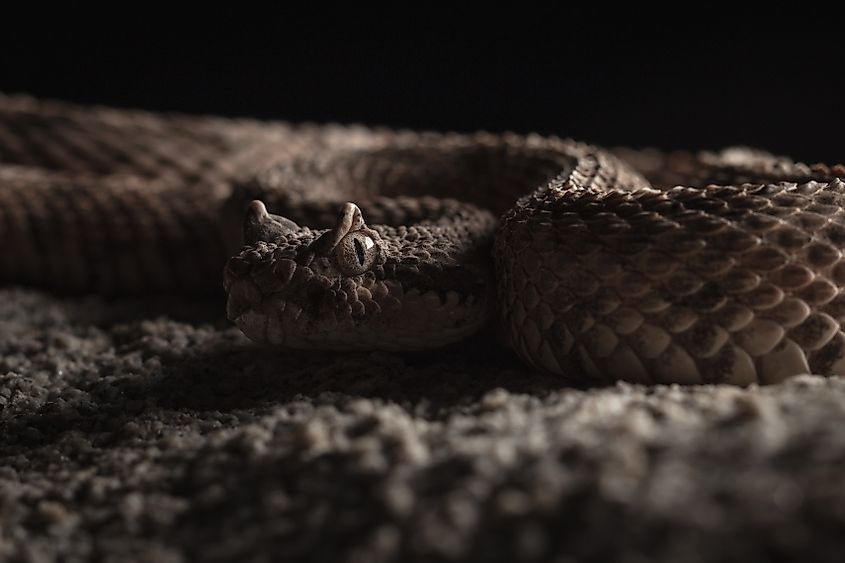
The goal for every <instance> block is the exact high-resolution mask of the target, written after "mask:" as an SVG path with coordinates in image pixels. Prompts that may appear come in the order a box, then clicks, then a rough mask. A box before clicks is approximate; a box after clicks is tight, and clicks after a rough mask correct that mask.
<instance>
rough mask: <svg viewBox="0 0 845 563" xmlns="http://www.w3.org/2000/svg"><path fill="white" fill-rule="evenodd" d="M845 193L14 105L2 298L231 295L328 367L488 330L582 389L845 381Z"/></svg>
mask: <svg viewBox="0 0 845 563" xmlns="http://www.w3.org/2000/svg"><path fill="white" fill-rule="evenodd" d="M843 177H845V166H842V165H826V164H812V165H808V164H804V163H800V162H796V161H793V160H791V159H789V158H786V157H780V156H774V155H772V154H770V153H768V152H765V151H763V150H759V149H752V148H746V147H731V148H727V149H722V150H720V151H716V152H712V151H699V152H690V151H671V152H663V151H658V150H655V149H630V148H613V149H605V148H601V147H598V146H594V145H590V144H587V143H582V142H578V141H574V140H570V139H564V138H560V137H556V136H549V135H539V134H517V133H489V132H477V133H438V132H425V131H410V130H396V129H389V128H379V127H366V126H363V125H338V124H313V123H303V124H292V123H288V122H282V121H261V120H256V119H237V118H228V117H216V116H196V115H186V114H176V113H154V112H150V111H143V110H130V109H115V108H109V107H103V106H85V105H78V104H73V103H70V102H62V101H55V100H43V99H37V98H33V97H30V96H26V95H0V241H2V242H1V243H0V244H2V252H0V280H2V282H3V283H5V284H15V285H33V286H39V287H44V288H48V289H50V290H54V291H57V292H60V293H61V292H71V293H96V294H102V295H117V294H175V295H192V294H203V295H215V296H219V297H220V299H221V301H222V299H223V298H224V296H225V301H226V314H227V316H228V318H229V319H230V320H231V321H232V322H233V323H234V324H235V325H237V327H238V328H239V329H240V330H241V331H242V332H243V333H244V334H245V335H246V336H247V337H248V338H249V339H251V340H253V341H255V342H257V343H259V344H262V345H267V346H278V347H290V348H302V349H309V350H314V353H319V351H320V350H333V351H340V352H344V351H373V350H383V351H388V352H406V351H427V352H428V353H431V354H437V350H439V349H442V348H443V347H445V346H449V345H453V344H457V343H459V342H461V341H463V340H465V339H467V338H469V337H471V336H473V335H476V334H486V335H487V336H486V337H489V338H490V339H491V345H497V344H496V342H502V343H504V344H506V345H507V346H509V347H510V348H511V349H512V350H513V351H514V352H515V354H516V355H517V356H518V357H519V358H521V360H522V361H524V362H525V364H527V365H528V366H530V367H531V368H533V369H536V370H539V371H542V372H546V373H550V374H554V375H557V376H560V377H561V381H564V382H581V381H587V382H603V383H608V382H613V381H617V380H624V381H630V382H636V383H644V384H671V383H679V384H702V383H704V384H707V383H728V384H735V385H742V386H747V385H750V384H769V383H777V382H779V381H782V380H784V379H786V378H788V377H790V376H793V375H797V374H802V373H818V374H823V375H845V332H843V329H842V323H843V321H845V292H843V289H842V288H843V284H845V257H843V252H842V249H843V246H845V182H843V180H842V178H843ZM485 331H486V333H485Z"/></svg>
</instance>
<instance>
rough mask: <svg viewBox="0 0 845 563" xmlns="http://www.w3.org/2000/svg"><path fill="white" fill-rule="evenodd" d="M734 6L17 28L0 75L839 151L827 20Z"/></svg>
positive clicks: (397, 120)
mask: <svg viewBox="0 0 845 563" xmlns="http://www.w3.org/2000/svg"><path fill="white" fill-rule="evenodd" d="M751 15H752V16H755V17H751V18H747V19H745V20H743V21H742V23H739V22H737V21H735V20H733V19H730V17H728V16H724V17H721V16H720V17H716V18H711V19H710V20H708V21H703V22H699V27H697V28H696V29H692V28H689V27H684V28H681V29H678V28H675V30H674V31H672V32H666V31H665V29H667V28H669V27H670V26H669V25H668V24H663V23H660V22H655V23H653V24H652V25H651V26H645V27H642V26H640V25H638V24H634V23H633V22H629V21H624V20H621V21H617V22H616V23H612V24H611V23H607V22H604V23H596V21H601V20H590V21H589V22H588V21H587V18H588V16H585V15H583V14H580V15H579V18H573V19H565V18H564V19H562V20H561V19H559V18H558V17H554V16H552V15H551V14H542V13H538V14H533V15H532V17H530V18H528V19H527V20H521V19H520V20H519V21H514V22H510V25H507V26H501V28H497V27H495V26H492V25H488V24H478V23H477V24H476V25H475V26H473V25H464V24H455V25H454V26H452V27H449V26H448V25H447V26H439V27H438V29H437V30H436V31H433V30H431V29H428V28H426V27H425V26H422V25H420V26H410V27H409V28H397V27H395V26H391V25H385V26H381V27H379V28H378V29H376V28H375V26H372V25H369V24H367V25H362V24H359V23H353V22H344V21H343V19H340V21H339V22H338V21H336V22H334V26H332V25H329V24H328V23H327V22H324V21H318V22H315V23H309V24H304V23H300V22H292V21H290V20H286V23H279V24H278V25H277V24H273V25H272V26H270V29H272V33H268V32H267V31H266V29H267V28H266V27H264V28H262V30H256V31H254V32H251V31H250V29H248V28H247V29H243V28H240V33H239V34H238V36H237V37H233V36H231V35H230V34H228V33H214V34H209V35H207V36H206V37H204V38H202V39H197V38H192V39H190V40H188V39H185V38H183V37H182V36H181V35H180V34H178V33H175V34H170V35H167V34H165V35H162V34H137V35H128V36H124V35H122V34H121V33H117V34H115V33H112V34H111V35H110V36H109V37H104V36H100V35H98V34H93V36H92V35H91V34H80V35H79V36H75V35H69V36H68V35H65V36H61V37H51V38H49V39H50V41H48V42H46V43H45V42H44V41H43V40H37V41H36V40H32V39H31V38H30V39H27V38H26V37H23V38H19V39H18V40H17V41H15V42H14V43H13V44H11V45H8V46H7V47H6V48H5V49H3V50H2V52H1V53H0V65H2V66H0V69H2V72H1V73H0V90H2V91H5V92H27V93H31V94H34V95H37V96H42V97H52V98H62V99H67V100H72V101H77V102H82V103H101V104H109V105H114V106H125V107H143V108H149V109H153V110H167V111H182V112H189V113H215V114H224V115H238V116H241V115H243V116H255V117H261V118H278V119H287V120H293V121H317V122H324V121H340V122H363V123H368V124H380V125H390V126H396V127H411V128H424V129H437V130H459V131H469V130H476V129H487V130H492V131H500V130H515V131H522V132H527V131H539V132H543V133H555V134H559V135H562V136H571V137H575V138H578V139H582V140H586V141H591V142H595V143H600V144H605V145H632V146H636V147H642V146H656V147H661V148H667V149H669V148H691V149H698V148H717V147H720V146H724V145H729V144H750V145H757V146H760V147H764V148H767V149H770V150H773V151H775V152H778V153H783V154H789V155H791V156H794V157H797V158H799V159H801V160H808V161H826V162H843V161H845V141H843V138H845V132H844V131H845V117H843V99H845V78H843V73H845V56H843V53H845V32H843V31H842V29H841V27H839V26H838V25H836V21H838V20H837V19H836V18H834V17H833V16H830V17H828V18H824V17H822V18H819V19H818V20H817V21H814V22H805V21H800V22H799V21H792V18H791V17H787V18H784V20H783V21H782V22H781V23H780V24H778V25H777V26H772V25H771V24H769V23H765V22H760V21H759V20H758V19H756V15H755V14H753V13H752V14H751ZM787 16H789V14H787ZM420 17H421V18H422V19H425V18H424V17H423V16H420ZM589 17H590V18H597V17H600V15H596V14H591V15H590V16H589ZM255 19H257V20H260V19H261V15H260V14H259V15H258V16H256V18H255ZM410 19H411V20H413V17H411V18H410ZM504 19H505V20H507V19H508V17H507V14H506V17H505V18H504ZM825 20H829V21H830V23H831V24H832V25H825ZM506 23H507V21H506ZM588 23H589V25H587V24H588ZM238 25H239V24H233V27H237V26H238ZM444 27H445V28H444ZM83 36H84V38H82V37H83ZM42 39H43V38H42Z"/></svg>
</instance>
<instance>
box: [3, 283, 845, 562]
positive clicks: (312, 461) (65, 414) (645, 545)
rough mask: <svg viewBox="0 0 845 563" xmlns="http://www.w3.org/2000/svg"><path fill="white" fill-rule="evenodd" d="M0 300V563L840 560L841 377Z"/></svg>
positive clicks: (162, 304) (183, 308)
mask: <svg viewBox="0 0 845 563" xmlns="http://www.w3.org/2000/svg"><path fill="white" fill-rule="evenodd" d="M220 308H221V306H220V305H219V304H216V303H200V302H197V303H193V302H188V303H182V302H178V301H176V300H173V299H165V298H161V299H145V300H120V301H107V300H104V299H99V298H77V297H64V298H62V297H55V296H51V295H49V294H43V293H39V292H36V291H29V290H21V289H4V290H0V334H2V338H1V339H0V559H2V560H9V561H33V562H41V561H56V560H61V561H68V562H70V561H88V560H98V561H121V562H123V561H156V562H177V561H197V560H201V561H278V560H285V561H312V560H313V561H349V562H380V561H402V562H406V561H464V560H470V561H478V560H501V561H546V560H552V561H558V562H560V563H573V562H581V561H584V562H587V561H601V562H606V561H607V562H609V561H624V562H629V563H641V562H642V563H645V562H651V561H671V562H698V561H742V562H749V561H758V560H761V561H787V560H793V559H797V558H802V559H805V560H814V561H840V560H841V557H842V553H845V533H843V531H845V469H844V468H845V380H842V379H839V378H831V379H824V378H821V377H814V376H802V377H797V378H793V379H791V380H789V381H787V382H786V383H784V384H782V385H779V386H771V387H764V388H756V387H752V388H749V389H738V388H732V387H725V386H699V387H690V388H683V387H677V386H660V387H653V388H647V387H642V386H636V385H627V384H619V385H616V386H612V387H605V388H594V389H571V388H566V387H564V386H562V384H561V381H560V380H558V379H554V378H550V377H546V376H541V375H537V374H534V373H531V372H529V371H527V370H526V369H525V368H523V367H522V366H521V365H520V364H519V362H518V361H516V360H515V359H514V358H513V357H511V355H510V354H509V353H508V352H507V351H506V350H504V349H503V348H502V347H501V346H498V345H496V344H494V343H493V342H495V340H494V339H492V338H491V337H490V336H489V335H481V336H479V337H478V338H476V339H474V340H472V341H469V342H467V343H465V344H463V345H460V346H456V347H453V348H450V349H446V350H441V351H435V352H430V353H424V354H413V355H405V356H402V355H394V354H384V353H369V354H367V353H355V354H338V353H335V354H331V353H323V352H321V353H307V352H294V351H276V350H265V349H261V348H258V347H256V346H254V345H253V344H251V343H250V342H248V341H247V340H246V339H245V338H244V337H242V336H241V335H240V334H239V332H238V331H237V330H236V329H234V328H232V327H231V326H229V324H228V323H227V322H226V321H225V319H223V318H222V317H221V314H220V311H219V310H220Z"/></svg>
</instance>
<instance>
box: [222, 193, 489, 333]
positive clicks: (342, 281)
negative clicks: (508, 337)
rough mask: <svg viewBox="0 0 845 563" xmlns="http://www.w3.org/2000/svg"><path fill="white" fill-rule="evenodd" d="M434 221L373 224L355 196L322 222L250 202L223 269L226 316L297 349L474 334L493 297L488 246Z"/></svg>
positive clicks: (249, 329)
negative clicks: (474, 262)
mask: <svg viewBox="0 0 845 563" xmlns="http://www.w3.org/2000/svg"><path fill="white" fill-rule="evenodd" d="M456 232H457V231H454V230H451V229H448V228H443V227H436V226H433V225H432V224H431V223H426V224H420V226H419V227H416V226H414V225H410V226H407V227H406V226H401V227H392V226H387V225H375V226H374V227H369V226H367V224H366V222H365V221H364V216H363V213H362V212H361V209H360V208H359V207H358V206H357V205H355V204H354V203H345V204H343V205H342V206H341V209H340V213H339V214H338V216H337V220H336V222H335V225H334V226H333V227H332V228H330V229H324V230H315V229H311V228H309V227H304V226H298V225H297V224H296V223H295V222H293V221H290V220H288V219H285V218H284V217H280V216H278V215H272V214H270V213H268V212H267V209H266V208H265V206H264V205H263V204H262V203H261V202H257V201H256V202H253V203H252V204H250V206H249V209H248V211H247V214H246V219H245V221H244V235H245V240H246V246H245V247H244V248H243V249H242V250H241V251H240V253H239V254H238V255H236V256H233V257H232V258H230V259H229V261H228V263H227V265H226V268H225V270H224V286H225V289H226V291H227V292H228V302H227V314H228V316H229V318H230V319H231V320H232V321H234V322H235V323H236V324H237V325H238V327H239V328H240V329H241V330H242V331H243V332H244V334H246V335H247V336H248V337H249V338H251V339H252V340H254V341H256V342H259V343H266V344H273V345H281V346H287V347H294V348H322V349H337V350H349V349H359V350H370V349H386V350H390V349H394V350H412V349H425V348H433V347H436V346H442V345H444V344H448V343H451V342H455V341H457V340H460V339H462V338H464V337H466V336H467V335H469V334H471V333H473V332H475V331H476V330H477V329H478V328H479V326H481V325H482V324H483V323H484V322H485V321H486V319H487V317H488V315H489V311H490V305H491V303H492V298H493V296H492V294H491V291H490V287H491V284H490V280H489V278H488V272H487V270H486V269H485V268H484V267H479V268H474V267H471V266H467V265H466V263H467V261H468V260H469V261H471V258H470V256H475V255H476V254H478V255H479V256H481V255H482V254H483V255H484V256H483V258H484V260H483V262H484V263H486V261H487V259H486V252H487V251H488V250H487V248H486V247H484V246H481V247H479V248H476V244H473V243H471V242H470V241H468V240H464V239H463V238H461V237H460V236H456V234H455V233H456Z"/></svg>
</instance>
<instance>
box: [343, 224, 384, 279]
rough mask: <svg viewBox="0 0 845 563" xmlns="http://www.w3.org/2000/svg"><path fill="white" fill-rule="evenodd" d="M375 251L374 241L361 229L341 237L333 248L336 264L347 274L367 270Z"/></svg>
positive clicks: (355, 273)
mask: <svg viewBox="0 0 845 563" xmlns="http://www.w3.org/2000/svg"><path fill="white" fill-rule="evenodd" d="M377 253H378V245H377V244H376V241H375V240H373V237H371V236H370V235H368V234H366V233H364V232H361V231H357V232H354V233H349V234H348V235H346V236H345V237H343V239H341V241H340V243H338V245H337V247H335V250H334V255H335V259H336V260H337V264H338V266H340V269H341V271H342V272H343V273H344V274H346V275H348V276H357V275H358V274H363V273H364V272H366V271H367V270H369V269H370V266H372V265H373V261H375V258H376V254H377Z"/></svg>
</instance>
